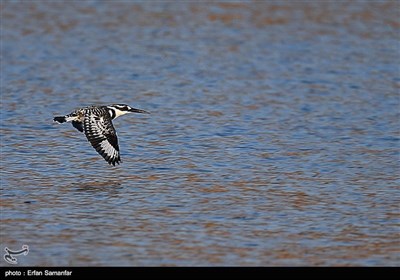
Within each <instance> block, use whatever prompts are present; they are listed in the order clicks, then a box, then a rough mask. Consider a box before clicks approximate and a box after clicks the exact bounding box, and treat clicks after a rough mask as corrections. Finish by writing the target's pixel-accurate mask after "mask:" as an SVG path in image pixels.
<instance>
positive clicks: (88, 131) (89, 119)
mask: <svg viewBox="0 0 400 280" xmlns="http://www.w3.org/2000/svg"><path fill="white" fill-rule="evenodd" d="M128 113H144V114H150V113H149V112H147V111H145V110H141V109H136V108H132V107H130V106H129V105H126V104H113V105H108V106H88V107H83V108H80V109H77V110H75V111H73V112H72V113H70V114H68V115H65V116H57V117H54V121H55V122H57V123H64V122H72V125H73V127H75V128H76V129H77V130H79V131H80V132H83V133H85V136H86V138H87V140H88V141H89V142H90V144H91V145H92V146H93V148H95V150H96V151H97V152H98V153H99V154H100V155H101V156H102V157H103V158H104V159H105V160H106V161H107V162H108V163H109V164H110V165H111V164H112V165H113V166H115V164H116V163H117V164H119V163H120V162H121V157H120V151H119V146H118V137H117V132H116V131H115V128H114V126H113V123H112V120H114V119H116V118H118V117H119V116H122V115H125V114H128Z"/></svg>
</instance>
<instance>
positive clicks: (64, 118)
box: [53, 116, 67, 123]
mask: <svg viewBox="0 0 400 280" xmlns="http://www.w3.org/2000/svg"><path fill="white" fill-rule="evenodd" d="M53 120H54V121H55V122H58V123H64V122H66V121H67V120H66V116H59V117H54V119H53Z"/></svg>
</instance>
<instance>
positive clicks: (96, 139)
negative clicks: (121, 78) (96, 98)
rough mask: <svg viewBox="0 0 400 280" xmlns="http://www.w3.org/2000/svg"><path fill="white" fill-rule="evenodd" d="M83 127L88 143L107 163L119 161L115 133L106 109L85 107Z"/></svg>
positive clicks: (113, 163)
mask: <svg viewBox="0 0 400 280" xmlns="http://www.w3.org/2000/svg"><path fill="white" fill-rule="evenodd" d="M83 129H84V132H85V135H86V138H87V139H88V141H89V142H90V144H92V146H93V148H95V149H96V151H97V152H98V153H99V154H100V155H101V156H102V157H103V158H104V159H105V160H106V161H107V162H108V163H109V164H112V165H114V166H115V163H118V164H119V163H120V161H121V158H120V154H119V146H118V138H117V133H116V131H115V128H114V126H113V124H112V122H111V117H110V115H109V114H108V112H107V109H105V108H90V109H87V110H86V111H85V118H84V121H83Z"/></svg>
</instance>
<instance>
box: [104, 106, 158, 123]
mask: <svg viewBox="0 0 400 280" xmlns="http://www.w3.org/2000/svg"><path fill="white" fill-rule="evenodd" d="M107 108H108V110H109V112H110V115H111V118H113V119H115V118H117V117H119V116H122V115H125V114H128V113H142V114H150V113H149V112H147V111H145V110H141V109H136V108H132V107H131V106H129V105H126V104H113V105H109V106H107Z"/></svg>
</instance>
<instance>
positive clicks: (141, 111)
mask: <svg viewBox="0 0 400 280" xmlns="http://www.w3.org/2000/svg"><path fill="white" fill-rule="evenodd" d="M129 112H132V113H141V114H150V113H149V112H147V111H145V110H141V109H136V108H131V109H129Z"/></svg>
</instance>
